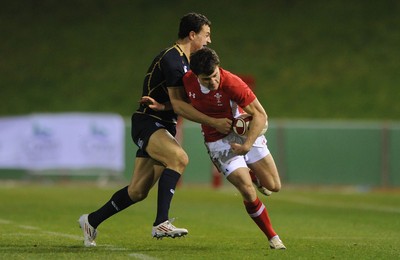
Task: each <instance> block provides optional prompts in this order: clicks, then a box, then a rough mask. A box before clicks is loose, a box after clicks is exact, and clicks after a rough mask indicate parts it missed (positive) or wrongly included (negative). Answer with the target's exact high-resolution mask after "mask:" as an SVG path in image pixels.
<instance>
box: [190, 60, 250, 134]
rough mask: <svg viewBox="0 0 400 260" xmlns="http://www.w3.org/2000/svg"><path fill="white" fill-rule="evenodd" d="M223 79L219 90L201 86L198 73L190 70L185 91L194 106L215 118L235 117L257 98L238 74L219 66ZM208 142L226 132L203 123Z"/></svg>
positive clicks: (202, 126)
mask: <svg viewBox="0 0 400 260" xmlns="http://www.w3.org/2000/svg"><path fill="white" fill-rule="evenodd" d="M219 71H220V75H221V80H220V84H219V87H218V89H217V90H209V89H207V88H205V87H202V86H200V83H199V81H198V80H197V77H196V75H195V74H194V73H193V72H192V71H188V72H187V73H186V74H185V76H184V77H183V84H184V86H185V91H186V94H187V96H188V98H189V99H190V102H191V104H192V106H193V107H194V108H196V109H197V110H199V111H200V112H202V113H204V114H206V115H208V116H210V117H214V118H230V119H233V118H234V117H235V116H237V115H238V114H239V113H242V112H243V110H242V109H241V107H246V106H247V105H249V104H250V103H251V102H253V101H254V100H255V98H256V96H255V94H254V93H253V91H252V90H251V89H250V88H249V86H248V85H247V84H246V83H245V82H244V81H243V80H242V79H240V78H239V77H238V76H237V75H235V74H232V73H231V72H229V71H227V70H224V69H222V68H221V67H220V68H219ZM201 128H202V131H203V135H204V139H205V141H206V142H214V141H217V140H219V139H221V138H223V137H225V136H226V135H225V134H222V133H220V132H218V131H217V130H216V129H215V128H212V127H210V126H208V125H203V124H202V125H201Z"/></svg>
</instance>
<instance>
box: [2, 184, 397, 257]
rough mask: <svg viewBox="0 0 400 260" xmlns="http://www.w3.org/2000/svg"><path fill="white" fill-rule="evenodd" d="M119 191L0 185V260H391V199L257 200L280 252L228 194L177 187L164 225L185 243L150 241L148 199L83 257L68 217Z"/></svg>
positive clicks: (383, 194)
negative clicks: (281, 245)
mask: <svg viewBox="0 0 400 260" xmlns="http://www.w3.org/2000/svg"><path fill="white" fill-rule="evenodd" d="M120 187H121V186H119V185H115V184H113V185H109V186H107V187H98V186H96V185H94V184H83V183H68V184H57V185H54V184H52V185H44V184H15V183H11V184H10V183H8V184H7V183H3V184H1V185H0V259H84V258H86V259H148V260H149V259H261V258H266V257H268V258H271V259H272V258H274V259H399V257H400V249H399V247H400V193H399V192H396V191H370V192H360V191H355V190H350V189H347V190H344V189H341V190H335V189H316V188H302V189H300V188H293V187H291V188H290V187H284V189H283V190H282V191H281V192H280V193H278V194H273V196H272V197H269V198H266V197H263V198H262V200H263V201H264V204H265V205H266V206H267V208H268V209H269V214H270V217H271V218H272V221H273V224H274V227H275V230H276V231H277V232H278V233H279V235H280V236H281V238H282V240H283V241H284V242H285V244H286V246H287V248H288V249H287V250H285V251H284V250H280V251H274V250H270V249H269V248H268V246H267V241H266V239H265V238H264V236H263V235H262V233H261V231H260V230H259V229H258V228H257V227H256V225H255V224H253V222H252V221H251V219H250V218H249V217H248V216H247V214H246V213H245V210H244V208H243V204H242V201H241V197H240V195H239V194H238V193H237V192H236V191H235V190H233V189H231V188H229V187H224V188H222V189H220V190H214V189H211V188H210V187H208V186H187V185H182V186H181V187H179V188H178V190H177V192H176V194H175V198H174V201H173V205H172V209H171V212H170V213H171V216H170V217H175V216H176V217H178V219H177V221H176V225H177V226H182V227H186V228H188V230H189V235H188V236H187V237H185V238H179V239H163V240H156V239H152V238H151V235H150V231H151V225H152V222H153V220H154V215H155V208H156V190H155V189H154V190H153V191H152V192H151V194H150V196H149V198H148V199H147V200H145V201H144V202H141V203H139V204H137V205H134V206H132V207H131V208H129V209H127V210H125V211H124V212H122V213H120V214H118V215H116V216H114V217H113V218H111V219H109V220H108V221H106V222H104V223H103V224H102V225H101V226H100V227H99V235H98V239H97V244H98V247H96V248H84V247H83V245H82V239H81V231H80V229H79V228H78V224H77V218H78V217H79V215H80V214H82V213H85V212H89V211H92V210H94V209H97V208H98V207H99V206H101V205H102V204H103V203H104V202H105V201H106V200H108V199H109V197H110V196H111V195H112V194H113V193H114V191H116V190H117V189H118V188H120Z"/></svg>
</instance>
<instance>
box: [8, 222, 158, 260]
mask: <svg viewBox="0 0 400 260" xmlns="http://www.w3.org/2000/svg"><path fill="white" fill-rule="evenodd" d="M0 224H3V225H14V224H13V222H12V221H10V220H6V219H0ZM15 226H17V227H19V228H21V229H25V230H35V231H37V232H39V233H42V234H46V235H51V236H56V237H64V238H69V239H73V240H77V241H82V240H83V239H82V236H78V235H71V234H65V233H60V232H53V231H46V230H41V229H40V228H39V227H34V226H30V225H15ZM18 235H19V236H21V235H22V236H24V235H32V234H28V233H23V232H18ZM82 247H83V246H82ZM99 247H102V248H106V249H108V250H112V251H129V250H130V249H128V248H123V247H116V246H114V245H109V244H106V245H102V246H99ZM128 256H129V257H133V258H135V259H139V260H159V258H155V257H152V256H149V255H145V254H139V253H130V254H128Z"/></svg>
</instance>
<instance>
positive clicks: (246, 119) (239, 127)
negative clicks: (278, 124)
mask: <svg viewBox="0 0 400 260" xmlns="http://www.w3.org/2000/svg"><path fill="white" fill-rule="evenodd" d="M252 119H253V117H252V116H251V115H249V114H241V115H239V116H238V117H236V118H234V119H233V123H232V129H233V132H235V133H236V134H237V135H240V136H246V135H247V133H248V132H249V125H250V122H251V120H252ZM267 129H268V121H266V122H265V126H264V128H263V130H261V133H260V134H259V136H260V135H263V134H265V132H267Z"/></svg>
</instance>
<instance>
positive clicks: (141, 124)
mask: <svg viewBox="0 0 400 260" xmlns="http://www.w3.org/2000/svg"><path fill="white" fill-rule="evenodd" d="M158 129H166V130H167V131H168V132H169V133H170V134H171V135H172V136H174V137H175V135H176V124H173V123H166V122H164V121H161V120H158V119H157V118H154V117H152V116H149V115H147V114H139V113H134V114H133V115H132V118H131V137H132V140H133V142H134V143H135V144H136V145H137V146H138V147H139V149H138V150H137V152H136V157H145V158H149V157H150V155H149V154H148V153H147V152H146V147H147V145H148V143H149V139H150V137H151V135H152V134H153V133H154V132H155V131H157V130H158Z"/></svg>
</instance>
